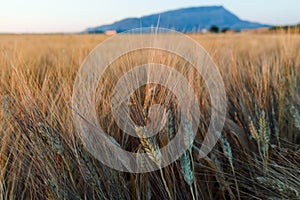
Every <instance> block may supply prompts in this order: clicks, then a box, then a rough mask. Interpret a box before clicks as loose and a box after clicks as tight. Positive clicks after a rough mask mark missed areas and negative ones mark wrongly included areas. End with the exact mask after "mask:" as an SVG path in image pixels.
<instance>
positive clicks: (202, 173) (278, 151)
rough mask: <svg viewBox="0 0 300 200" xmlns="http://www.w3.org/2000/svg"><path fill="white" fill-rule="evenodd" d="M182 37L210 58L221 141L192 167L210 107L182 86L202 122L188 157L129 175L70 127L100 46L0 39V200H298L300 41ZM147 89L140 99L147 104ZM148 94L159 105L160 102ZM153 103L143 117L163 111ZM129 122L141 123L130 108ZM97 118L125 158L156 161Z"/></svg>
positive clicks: (82, 40) (96, 39)
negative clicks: (87, 62) (221, 117)
mask: <svg viewBox="0 0 300 200" xmlns="http://www.w3.org/2000/svg"><path fill="white" fill-rule="evenodd" d="M189 36H190V37H192V38H193V39H194V40H195V41H197V42H199V44H201V45H202V46H203V47H204V48H205V49H206V50H207V51H208V53H209V54H210V56H211V57H212V59H213V60H214V62H215V63H216V64H217V65H218V67H219V70H220V72H221V75H222V77H223V81H224V84H225V89H226V93H227V98H228V102H227V114H226V117H227V118H226V122H225V126H224V129H223V132H222V138H221V139H220V140H219V142H218V144H217V145H216V146H215V147H214V149H213V151H212V152H211V153H210V154H209V155H208V156H207V157H206V158H203V159H199V154H200V153H201V152H199V151H198V150H199V147H200V146H201V141H202V139H203V137H204V133H205V131H206V130H207V126H208V124H209V119H210V118H209V117H210V103H209V102H210V100H209V96H208V95H207V94H206V93H205V89H203V91H202V89H200V88H201V86H199V84H200V83H201V81H200V82H195V80H190V81H191V82H192V83H193V84H195V85H197V84H198V87H199V90H198V92H197V97H198V99H199V102H200V105H201V109H200V110H201V113H202V115H201V123H200V126H199V129H198V131H197V136H196V139H195V142H194V145H193V149H192V151H191V153H190V154H189V155H188V156H187V157H186V159H182V158H181V159H179V160H178V161H176V162H174V163H172V164H171V165H170V166H168V167H166V168H163V169H162V170H161V171H156V172H151V173H146V174H129V173H123V172H118V171H115V170H112V169H110V168H108V167H106V166H105V165H103V164H101V163H100V162H99V161H97V160H96V159H95V158H94V157H93V156H91V155H90V154H89V153H88V152H87V151H86V150H85V149H84V147H83V146H82V143H81V141H80V138H78V136H77V135H76V134H75V130H74V125H73V117H72V109H71V104H72V102H71V99H72V90H73V84H74V81H75V77H76V73H77V71H78V69H79V67H80V65H81V63H82V62H83V60H84V58H85V57H86V56H87V55H88V53H89V52H90V51H91V50H92V49H93V48H94V47H95V46H96V45H97V44H99V43H100V42H102V41H104V40H105V39H106V38H108V37H107V36H104V35H0V102H2V106H1V108H0V120H1V121H0V124H1V126H0V139H1V142H0V194H1V195H2V196H1V198H2V199H168V198H169V199H193V198H195V199H250V198H252V199H268V198H269V199H277V198H281V199H300V178H299V177H300V164H299V163H300V95H299V94H300V82H299V80H300V79H299V78H300V35H299V34H230V35H227V34H211V35H210V34H208V35H189ZM166 60H168V58H167V59H166ZM163 62H168V61H163ZM178 63H179V61H178ZM124 69H126V67H124ZM188 71H192V69H190V68H189V69H188ZM105 83H107V82H105V80H102V82H101V83H100V84H105ZM108 86H109V84H108ZM149 88H151V87H149ZM149 88H148V87H145V88H142V90H143V92H144V93H145V94H148V93H147V92H148V91H147V90H148V89H149ZM155 88H156V89H157V91H158V92H157V93H158V94H159V95H160V97H166V96H168V93H167V92H166V91H165V90H164V89H162V88H159V87H156V86H155ZM110 89H111V88H110V87H107V91H104V94H110V92H111V91H110ZM144 93H143V94H144ZM145 98H147V95H144V96H143V95H139V96H138V98H137V99H133V101H135V103H136V104H142V102H144V101H145ZM152 99H154V100H153V101H150V102H147V103H148V104H147V105H146V107H147V106H149V105H150V104H153V103H154V101H155V103H156V102H157V101H158V102H159V103H161V102H162V100H161V98H158V99H155V98H152ZM100 103H101V102H100ZM103 103H105V102H103ZM167 106H169V104H168V105H167ZM100 107H101V106H100ZM134 112H135V113H134V114H133V116H138V115H146V114H145V113H143V112H144V111H143V110H139V109H138V106H137V109H136V110H135V111H134ZM98 114H99V121H100V124H101V125H102V126H104V127H103V128H104V129H105V130H108V133H109V134H110V135H111V136H113V137H114V138H115V139H116V141H117V142H118V143H120V144H121V146H122V147H123V148H125V149H127V150H130V151H139V150H142V151H145V152H147V154H149V156H151V155H152V154H154V153H155V151H150V150H151V148H152V146H151V145H153V148H154V147H155V145H154V144H148V143H147V142H149V141H147V140H141V141H138V140H133V139H132V140H131V139H130V138H131V137H128V136H126V137H125V136H122V135H123V134H122V132H121V131H120V130H119V129H118V127H117V125H116V124H115V122H114V121H113V120H112V116H111V113H110V111H109V108H108V107H107V105H105V106H104V107H101V108H98ZM172 114H173V115H172ZM171 115H172V116H171V118H169V119H168V120H170V119H172V118H175V119H176V120H179V119H177V118H178V116H177V113H176V112H175V111H174V112H171ZM101 116H104V117H102V118H101ZM144 117H147V116H144ZM136 120H137V121H138V119H136ZM176 120H174V122H175V124H176V122H177V121H176ZM169 124H170V123H169ZM176 127H177V126H176V125H174V127H173V129H176ZM168 128H169V129H168ZM168 128H166V129H167V130H166V131H167V132H168V131H170V129H171V128H172V127H170V126H169V127H168ZM169 139H170V138H169ZM149 145H150V146H149ZM147 148H148V149H147ZM149 149H150V150H149ZM148 150H149V151H148ZM152 156H153V155H152ZM187 160H188V162H186V161H187Z"/></svg>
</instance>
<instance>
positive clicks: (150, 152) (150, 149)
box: [135, 127, 172, 199]
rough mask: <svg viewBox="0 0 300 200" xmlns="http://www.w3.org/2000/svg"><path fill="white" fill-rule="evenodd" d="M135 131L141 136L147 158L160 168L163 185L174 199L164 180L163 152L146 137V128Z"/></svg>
mask: <svg viewBox="0 0 300 200" xmlns="http://www.w3.org/2000/svg"><path fill="white" fill-rule="evenodd" d="M135 130H136V133H137V135H138V136H139V139H140V142H141V144H142V146H143V149H144V151H145V152H146V154H147V156H148V157H149V158H150V159H151V160H152V161H153V162H154V163H155V164H156V165H157V166H158V167H159V171H160V176H161V179H162V181H163V184H164V186H165V188H166V191H167V193H168V195H169V197H170V199H172V196H171V193H170V191H169V188H168V186H167V182H166V180H165V178H164V174H163V171H162V168H161V163H162V155H161V152H160V150H159V147H158V145H157V143H156V142H155V141H154V140H153V139H151V138H147V137H146V136H147V134H146V130H145V128H144V127H142V128H140V127H136V128H135Z"/></svg>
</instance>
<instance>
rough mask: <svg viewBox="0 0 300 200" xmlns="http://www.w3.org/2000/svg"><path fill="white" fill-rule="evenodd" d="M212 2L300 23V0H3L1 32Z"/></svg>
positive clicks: (257, 18)
mask: <svg viewBox="0 0 300 200" xmlns="http://www.w3.org/2000/svg"><path fill="white" fill-rule="evenodd" d="M210 5H222V6H224V7H225V8H226V9H228V10H229V11H231V12H232V13H234V14H236V15H237V16H238V17H240V18H241V19H243V20H249V21H253V22H260V23H264V24H270V25H287V24H296V23H300V11H299V10H300V0H249V1H246V0H105V1H104V0H0V33H45V32H79V31H83V30H85V29H86V28H88V27H94V26H98V25H103V24H109V23H112V22H114V21H118V20H121V19H124V18H127V17H141V16H144V15H148V14H154V13H159V12H163V11H167V10H173V9H178V8H186V7H195V6H210Z"/></svg>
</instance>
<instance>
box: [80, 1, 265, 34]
mask: <svg viewBox="0 0 300 200" xmlns="http://www.w3.org/2000/svg"><path fill="white" fill-rule="evenodd" d="M158 21H159V27H163V28H169V29H174V30H176V31H180V32H198V31H200V30H203V29H209V28H210V27H211V26H213V25H215V26H217V27H219V28H220V29H222V28H230V29H235V30H242V29H254V28H263V27H270V26H269V25H266V24H260V23H255V22H249V21H245V20H241V19H240V18H239V17H237V16H236V15H235V14H233V13H231V12H230V11H228V10H227V9H225V8H224V7H223V6H205V7H191V8H183V9H177V10H171V11H166V12H162V13H159V14H152V15H148V16H143V17H141V18H126V19H123V20H121V21H117V22H115V23H112V24H108V25H102V26H97V27H93V28H88V29H87V30H86V32H88V33H97V32H99V33H101V32H105V31H107V30H116V31H117V32H122V31H126V30H129V29H134V28H140V27H151V26H156V25H157V23H158Z"/></svg>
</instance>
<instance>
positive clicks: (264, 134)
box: [259, 111, 271, 170]
mask: <svg viewBox="0 0 300 200" xmlns="http://www.w3.org/2000/svg"><path fill="white" fill-rule="evenodd" d="M270 135H271V131H270V127H269V123H268V121H267V119H266V115H265V112H264V111H262V113H261V115H260V118H259V141H260V145H261V146H260V148H261V151H262V152H260V154H261V158H262V160H263V165H264V170H266V169H267V163H268V160H269V143H270Z"/></svg>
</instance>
